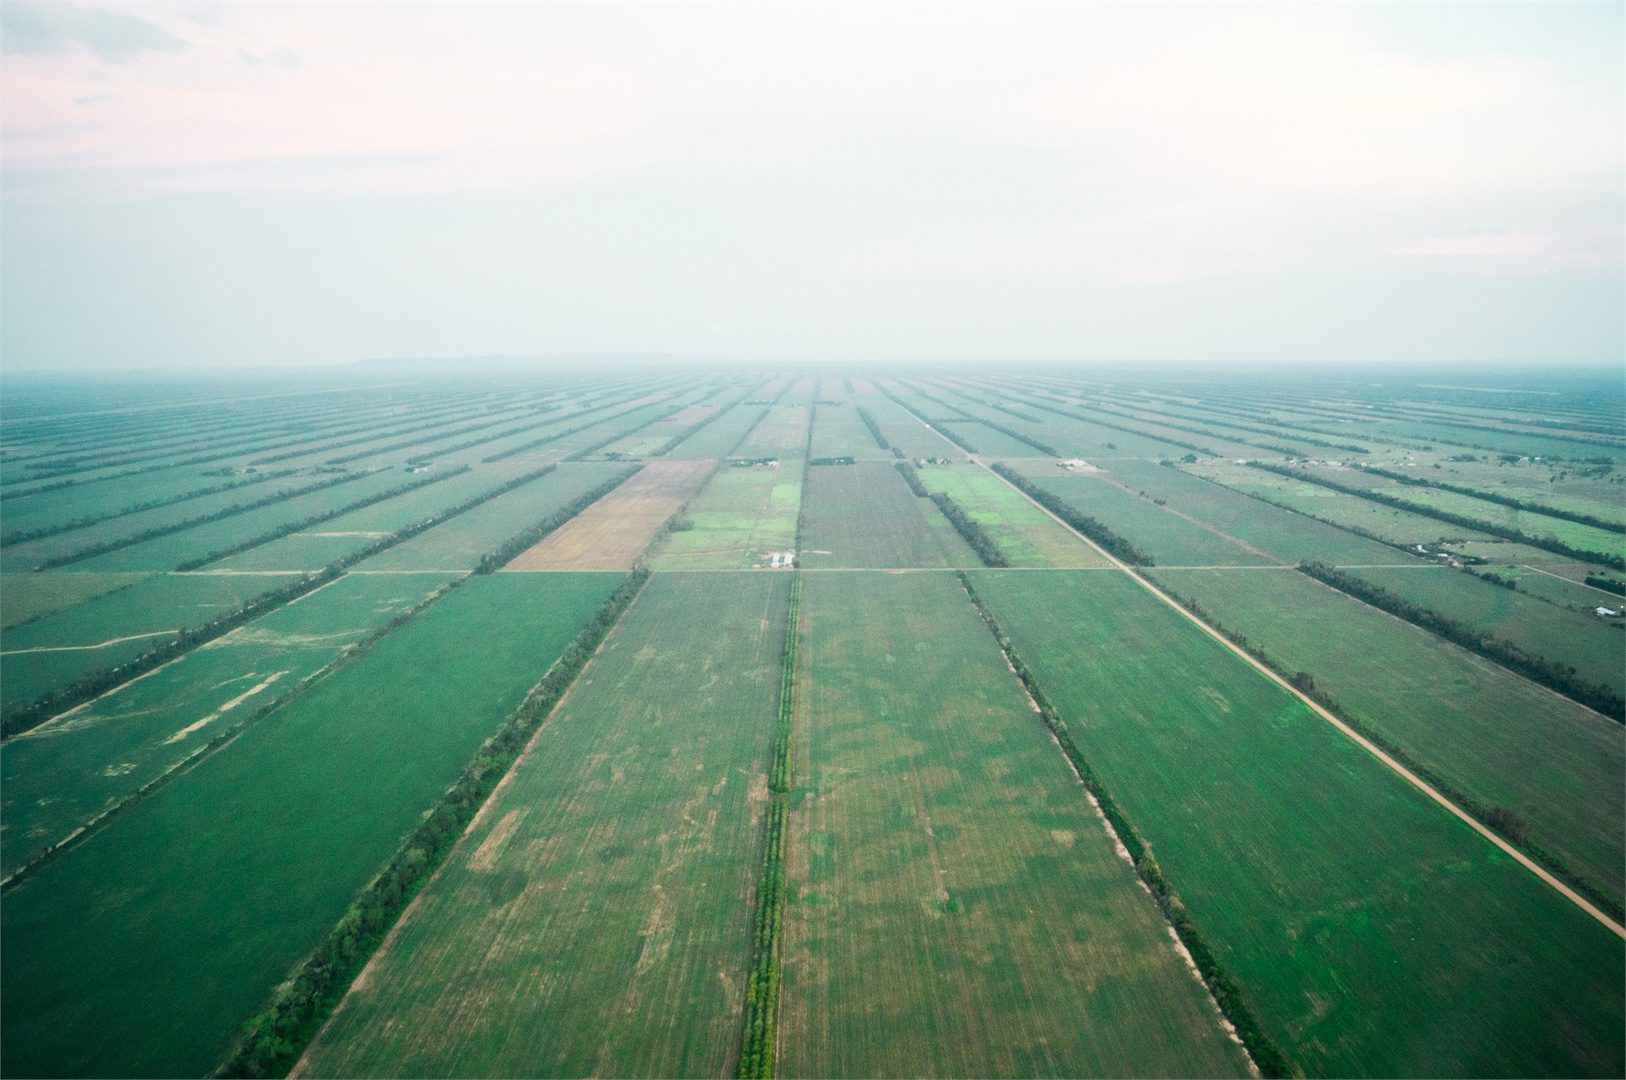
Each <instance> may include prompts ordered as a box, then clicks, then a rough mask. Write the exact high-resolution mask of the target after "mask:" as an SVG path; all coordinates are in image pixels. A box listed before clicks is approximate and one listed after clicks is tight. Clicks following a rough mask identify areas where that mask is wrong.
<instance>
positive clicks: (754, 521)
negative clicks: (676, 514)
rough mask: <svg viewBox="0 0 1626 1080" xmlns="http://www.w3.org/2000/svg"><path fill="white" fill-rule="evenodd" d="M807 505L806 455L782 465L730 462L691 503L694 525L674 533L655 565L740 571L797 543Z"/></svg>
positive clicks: (657, 554)
mask: <svg viewBox="0 0 1626 1080" xmlns="http://www.w3.org/2000/svg"><path fill="white" fill-rule="evenodd" d="M801 505H802V461H801V457H800V455H798V456H796V457H794V458H784V459H781V460H780V462H779V464H778V465H774V466H768V465H750V466H730V465H728V464H726V463H725V464H724V465H723V467H722V468H721V469H718V470H717V472H716V474H714V475H713V476H712V478H711V479H710V480H709V481H708V482H707V483H706V486H705V487H703V488H702V489H701V490H700V493H699V494H698V495H696V496H695V498H694V501H693V502H691V503H690V504H689V508H688V510H687V511H686V514H687V516H688V518H689V520H690V521H692V522H693V523H694V527H693V528H692V529H686V530H683V531H680V532H673V533H668V534H667V535H666V537H665V538H664V539H663V540H662V541H661V544H660V546H659V547H658V548H657V549H656V551H655V554H654V555H653V557H652V558H651V559H650V564H649V565H650V568H651V569H654V570H737V569H743V568H745V567H749V566H753V565H760V564H762V563H763V562H764V561H765V560H766V559H767V557H768V554H769V553H771V552H775V551H788V550H790V549H792V548H794V547H795V546H796V515H797V512H798V511H799V510H800V508H801Z"/></svg>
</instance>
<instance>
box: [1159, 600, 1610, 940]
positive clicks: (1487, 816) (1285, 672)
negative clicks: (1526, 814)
mask: <svg viewBox="0 0 1626 1080" xmlns="http://www.w3.org/2000/svg"><path fill="white" fill-rule="evenodd" d="M1142 576H1144V577H1145V578H1146V579H1147V580H1148V581H1151V582H1152V583H1153V584H1155V585H1156V586H1157V587H1158V588H1159V589H1161V590H1162V591H1163V592H1164V593H1165V594H1167V595H1168V596H1170V597H1171V598H1173V599H1174V600H1176V601H1178V602H1179V603H1180V604H1181V605H1183V606H1184V607H1185V609H1186V610H1187V611H1189V612H1191V613H1192V614H1193V615H1195V616H1197V618H1199V619H1201V620H1202V621H1203V622H1204V623H1205V624H1206V625H1207V626H1208V627H1209V628H1210V629H1212V630H1213V631H1214V632H1215V633H1218V634H1221V635H1223V636H1224V637H1225V638H1226V640H1228V641H1230V642H1231V643H1232V644H1234V645H1236V646H1237V647H1238V648H1239V649H1241V650H1242V651H1243V652H1245V653H1247V654H1248V655H1249V656H1251V657H1253V658H1254V659H1255V660H1257V661H1259V662H1260V663H1261V664H1263V665H1265V666H1266V667H1267V668H1269V669H1270V670H1272V671H1274V672H1275V673H1276V674H1278V675H1280V676H1281V677H1282V678H1284V679H1286V680H1287V681H1288V682H1289V683H1291V684H1292V686H1293V688H1294V689H1295V690H1297V691H1298V692H1299V693H1301V694H1303V695H1305V696H1306V697H1308V698H1311V699H1313V700H1314V701H1315V702H1316V704H1318V705H1320V706H1321V707H1322V708H1324V709H1326V710H1327V711H1328V712H1330V713H1332V714H1333V715H1334V716H1336V717H1337V718H1338V719H1339V720H1341V721H1343V722H1344V723H1345V724H1347V725H1349V727H1350V728H1351V729H1352V730H1353V731H1355V733H1356V734H1358V735H1360V736H1361V738H1363V739H1365V740H1366V741H1367V742H1369V743H1371V744H1372V745H1374V746H1376V747H1377V748H1378V749H1380V750H1382V751H1383V752H1384V753H1385V754H1388V755H1389V756H1390V757H1392V758H1394V759H1395V760H1396V761H1398V762H1399V763H1400V764H1401V765H1402V766H1403V767H1404V768H1406V769H1408V770H1410V771H1411V772H1412V773H1413V774H1414V775H1416V776H1419V777H1421V778H1422V779H1423V780H1424V781H1426V782H1427V783H1428V785H1429V786H1430V787H1432V788H1433V789H1434V790H1435V791H1437V792H1439V793H1440V794H1441V795H1443V796H1445V797H1446V798H1447V799H1449V800H1450V801H1451V802H1453V803H1455V804H1456V805H1457V807H1458V808H1460V809H1461V810H1462V811H1463V812H1464V813H1466V814H1467V815H1468V816H1469V817H1471V818H1473V819H1474V820H1476V821H1478V822H1479V823H1480V824H1481V825H1484V826H1485V827H1486V828H1488V829H1490V830H1491V831H1492V832H1496V833H1499V834H1501V835H1502V836H1503V837H1504V838H1506V839H1507V840H1508V841H1509V842H1510V843H1513V844H1516V845H1517V846H1519V847H1520V848H1522V849H1523V850H1524V853H1525V854H1526V855H1528V856H1530V857H1531V858H1532V859H1534V860H1536V861H1537V862H1539V863H1541V864H1542V865H1543V866H1545V867H1546V868H1547V869H1548V870H1550V871H1551V872H1552V873H1553V875H1554V876H1555V877H1558V878H1560V879H1562V880H1563V881H1564V882H1565V883H1566V884H1568V885H1569V886H1570V888H1572V889H1574V890H1575V891H1576V892H1578V893H1581V894H1582V895H1583V896H1585V897H1586V898H1587V899H1588V900H1591V901H1592V903H1593V904H1595V905H1596V906H1597V907H1598V909H1599V910H1600V911H1603V912H1606V913H1607V914H1608V915H1609V916H1610V917H1611V918H1613V919H1615V920H1617V921H1619V920H1620V919H1621V918H1622V917H1626V909H1623V908H1622V907H1621V905H1620V902H1619V901H1618V900H1615V899H1614V898H1613V897H1611V896H1609V895H1608V894H1607V893H1605V892H1603V891H1602V890H1601V889H1599V888H1598V887H1597V886H1596V885H1595V884H1593V883H1592V881H1591V880H1589V879H1588V878H1586V877H1584V876H1582V875H1581V874H1579V873H1578V872H1576V871H1574V870H1572V869H1570V867H1569V865H1568V864H1566V863H1565V862H1564V860H1563V859H1561V858H1559V857H1558V856H1557V855H1554V854H1553V853H1552V852H1550V851H1548V850H1547V849H1546V848H1544V847H1542V846H1541V845H1539V844H1537V843H1536V842H1535V841H1533V840H1531V839H1530V836H1529V832H1528V826H1527V825H1526V824H1525V822H1524V820H1523V819H1522V818H1521V817H1520V816H1519V815H1518V814H1517V813H1515V812H1514V811H1512V810H1509V809H1508V808H1507V807H1504V806H1487V805H1485V804H1484V803H1482V802H1480V801H1479V800H1478V799H1475V798H1474V797H1473V796H1471V795H1469V794H1468V793H1467V792H1465V791H1462V790H1461V789H1459V788H1458V787H1457V786H1456V785H1455V784H1454V783H1453V782H1452V781H1451V780H1450V779H1448V778H1447V777H1445V776H1442V775H1441V774H1440V773H1439V771H1438V770H1436V769H1434V768H1433V767H1431V766H1429V765H1427V764H1425V763H1424V762H1421V761H1418V760H1417V759H1416V758H1414V757H1412V756H1411V755H1410V754H1409V753H1407V752H1406V750H1405V748H1404V747H1402V746H1400V745H1399V744H1398V743H1396V742H1395V741H1394V740H1392V739H1390V738H1389V737H1388V736H1386V735H1384V734H1383V733H1382V732H1380V731H1376V730H1374V729H1373V728H1371V727H1369V726H1368V725H1367V724H1366V723H1365V722H1364V721H1362V720H1360V719H1359V718H1358V717H1355V716H1351V715H1350V714H1349V712H1348V711H1347V710H1345V708H1344V707H1343V706H1342V705H1341V704H1339V703H1338V701H1337V700H1336V699H1334V698H1333V696H1332V695H1331V694H1329V693H1327V691H1326V690H1325V689H1323V688H1321V687H1319V686H1317V685H1316V681H1315V676H1314V675H1313V674H1312V673H1310V672H1308V671H1294V670H1292V669H1291V668H1289V667H1288V666H1287V665H1285V664H1283V663H1282V662H1281V661H1279V660H1277V659H1276V658H1275V657H1274V656H1271V655H1270V654H1269V653H1267V652H1266V651H1265V650H1264V649H1263V648H1262V647H1260V646H1259V645H1258V644H1256V643H1255V642H1252V641H1249V640H1248V637H1247V635H1246V634H1242V633H1239V632H1238V631H1235V630H1229V629H1227V628H1226V626H1225V624H1224V623H1222V622H1220V621H1219V620H1218V619H1216V618H1214V616H1212V615H1211V614H1209V613H1208V612H1207V611H1204V610H1203V609H1202V607H1201V606H1200V605H1199V604H1198V603H1197V601H1196V600H1194V599H1192V598H1190V597H1186V596H1181V595H1180V593H1179V592H1177V591H1176V590H1174V589H1171V588H1169V586H1168V585H1167V584H1165V583H1164V582H1162V581H1160V580H1157V579H1155V578H1153V577H1152V576H1151V575H1150V574H1145V575H1142Z"/></svg>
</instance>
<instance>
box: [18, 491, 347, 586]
mask: <svg viewBox="0 0 1626 1080" xmlns="http://www.w3.org/2000/svg"><path fill="white" fill-rule="evenodd" d="M371 475H373V474H372V473H371V472H357V473H346V474H344V475H343V476H333V477H329V478H327V479H325V480H318V481H317V482H316V483H314V484H306V485H305V486H304V487H296V488H283V489H281V490H280V491H276V492H273V493H272V494H270V495H267V496H266V497H265V498H263V499H256V500H254V501H253V502H248V503H233V504H232V505H230V506H226V507H222V508H221V509H219V510H216V511H215V512H214V513H212V514H200V515H198V516H197V517H194V518H187V519H186V520H185V521H177V522H174V523H172V524H169V525H160V526H158V527H156V528H152V529H143V530H142V531H141V532H138V533H132V534H131V535H129V536H124V537H120V538H119V539H117V540H107V541H104V542H102V543H100V544H92V545H90V546H89V547H82V548H80V549H79V550H78V551H70V552H68V554H66V555H59V556H57V557H56V558H54V559H46V560H45V561H44V562H42V563H40V564H39V565H38V566H36V567H34V569H35V570H55V569H56V568H57V567H59V566H68V565H69V564H71V563H76V562H83V561H84V560H86V559H92V558H95V557H96V556H97V555H106V554H107V553H108V552H110V551H123V550H124V549H125V548H128V547H135V546H136V545H137V544H144V543H146V542H147V541H148V540H156V539H158V538H159V537H161V536H173V535H174V534H175V533H178V532H185V531H186V530H188V529H195V528H197V527H198V526H199V525H207V524H209V523H210V522H213V521H223V520H224V519H226V518H229V517H236V516H237V515H238V514H246V513H248V512H249V511H250V510H259V509H262V508H264V507H267V506H274V505H276V504H277V503H279V502H287V501H288V500H289V499H296V498H298V497H299V496H301V495H309V494H311V493H312V492H315V491H325V490H327V489H328V488H331V487H338V486H339V485H340V484H348V483H350V482H351V481H353V480H360V479H362V478H363V477H366V476H371ZM180 569H183V570H184V569H188V568H187V567H180Z"/></svg>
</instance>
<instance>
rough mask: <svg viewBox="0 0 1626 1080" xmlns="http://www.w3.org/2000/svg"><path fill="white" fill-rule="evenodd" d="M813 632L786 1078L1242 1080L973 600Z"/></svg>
mask: <svg viewBox="0 0 1626 1080" xmlns="http://www.w3.org/2000/svg"><path fill="white" fill-rule="evenodd" d="M803 610H804V612H806V613H807V614H806V628H807V634H806V638H805V641H804V643H803V651H802V655H803V657H804V658H805V661H804V667H803V675H802V676H800V677H804V678H805V679H806V689H805V691H799V701H800V702H801V703H802V707H801V708H799V710H798V715H797V719H796V724H797V726H798V739H799V742H800V749H799V751H798V758H799V762H800V763H799V764H798V766H797V785H798V786H797V791H796V793H795V795H794V796H793V803H792V806H793V811H792V826H791V828H792V842H791V850H790V853H789V856H788V862H789V866H788V873H789V882H788V888H789V901H788V906H787V912H786V919H785V925H786V940H785V976H784V989H783V991H782V994H781V1010H782V1011H781V1017H780V1026H779V1068H780V1071H781V1072H782V1073H783V1075H786V1076H904V1075H912V1076H1077V1075H1086V1076H1129V1075H1163V1076H1186V1075H1193V1076H1223V1075H1231V1076H1241V1075H1246V1063H1245V1059H1244V1057H1243V1055H1242V1053H1241V1049H1240V1047H1238V1046H1237V1044H1235V1043H1234V1042H1232V1041H1231V1040H1230V1039H1229V1038H1227V1037H1226V1035H1225V1034H1224V1032H1223V1030H1222V1028H1221V1026H1220V1019H1219V1013H1218V1010H1217V1009H1216V1008H1215V1007H1214V1005H1213V1004H1212V1002H1211V1000H1210V999H1209V997H1208V995H1207V993H1206V991H1205V990H1204V989H1203V987H1202V985H1201V983H1200V982H1199V981H1198V980H1197V979H1196V978H1195V977H1194V976H1193V975H1192V974H1191V972H1190V971H1189V970H1188V969H1187V968H1186V966H1185V963H1184V962H1183V961H1182V960H1181V958H1180V956H1179V954H1178V953H1177V952H1176V950H1175V948H1174V946H1173V943H1172V942H1171V940H1170V936H1169V932H1168V928H1167V925H1166V924H1165V923H1164V921H1163V917H1162V915H1161V913H1160V912H1159V911H1158V909H1157V907H1156V906H1155V905H1154V904H1153V903H1152V902H1151V899H1150V897H1149V896H1148V895H1147V894H1146V893H1145V892H1144V891H1143V890H1142V889H1141V887H1140V885H1139V884H1138V882H1137V880H1136V878H1135V874H1134V870H1133V869H1132V868H1131V867H1130V865H1129V864H1128V862H1127V861H1125V860H1124V859H1121V858H1120V857H1119V856H1118V855H1117V854H1116V853H1115V851H1114V847H1113V843H1112V840H1111V838H1110V836H1109V835H1108V833H1107V831H1106V828H1105V823H1104V822H1103V820H1102V819H1101V817H1100V815H1099V814H1098V813H1097V812H1096V811H1095V809H1094V808H1093V807H1092V806H1091V804H1090V801H1089V799H1088V796H1087V795H1086V794H1085V792H1084V790H1083V788H1082V786H1081V785H1080V784H1079V783H1078V781H1077V779H1076V778H1075V777H1074V776H1073V774H1072V772H1071V771H1070V770H1069V766H1068V764H1067V761H1066V759H1065V758H1064V757H1063V756H1062V754H1061V752H1060V751H1059V750H1058V749H1057V748H1056V746H1055V744H1054V743H1053V742H1052V740H1051V739H1050V737H1049V733H1048V732H1047V731H1046V730H1045V727H1044V725H1043V723H1042V722H1041V721H1040V719H1039V717H1038V716H1037V715H1035V713H1034V712H1033V710H1032V708H1031V706H1030V705H1029V703H1028V701H1027V698H1026V696H1025V695H1024V694H1023V692H1022V688H1021V686H1020V685H1019V684H1018V683H1017V682H1016V681H1015V680H1014V679H1012V678H1011V676H1010V672H1009V670H1008V668H1007V667H1006V664H1005V659H1004V657H1003V656H1002V655H1001V654H1000V651H999V648H998V646H997V645H996V644H995V643H994V639H993V637H992V636H991V635H990V634H989V632H988V629H987V627H986V626H985V625H984V624H983V622H982V619H981V618H980V617H979V616H978V615H977V614H976V611H975V610H974V609H973V608H972V606H971V604H970V602H969V600H968V598H967V597H966V594H965V591H964V589H963V588H962V587H961V586H960V583H959V581H957V580H956V579H955V577H954V576H953V575H952V574H946V573H915V574H903V575H892V574H839V573H835V574H818V573H809V574H807V575H806V577H805V585H804V589H803Z"/></svg>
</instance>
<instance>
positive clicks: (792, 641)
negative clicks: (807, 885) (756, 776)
mask: <svg viewBox="0 0 1626 1080" xmlns="http://www.w3.org/2000/svg"><path fill="white" fill-rule="evenodd" d="M801 608H802V575H801V572H800V571H797V572H796V575H795V576H794V577H792V578H791V582H790V611H789V614H788V615H787V616H786V618H787V620H788V621H787V622H786V624H785V654H784V661H783V664H782V666H781V670H780V678H779V722H778V724H777V725H776V727H775V730H774V747H773V765H772V767H771V769H770V770H769V773H768V791H769V795H770V798H769V802H768V813H767V818H768V821H767V828H766V835H765V839H764V842H763V855H762V877H761V878H760V879H759V881H758V883H757V910H756V917H755V918H754V919H753V920H752V924H751V926H752V932H751V974H750V977H749V979H747V981H746V986H745V1030H744V1032H743V1034H742V1036H741V1041H740V1066H739V1070H738V1072H737V1075H738V1076H740V1077H769V1076H772V1075H773V1074H774V1049H775V1045H776V1043H775V1032H776V1028H777V1025H778V1021H779V974H780V969H779V967H780V930H781V928H782V925H783V921H784V912H785V836H786V826H787V824H788V823H789V819H790V793H791V787H792V784H793V780H794V777H793V775H792V769H791V761H792V757H791V754H792V746H793V742H792V737H793V734H794V730H793V726H792V725H793V720H794V717H795V713H796V699H795V690H796V654H797V649H796V646H797V640H798V628H799V626H800V621H801Z"/></svg>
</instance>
